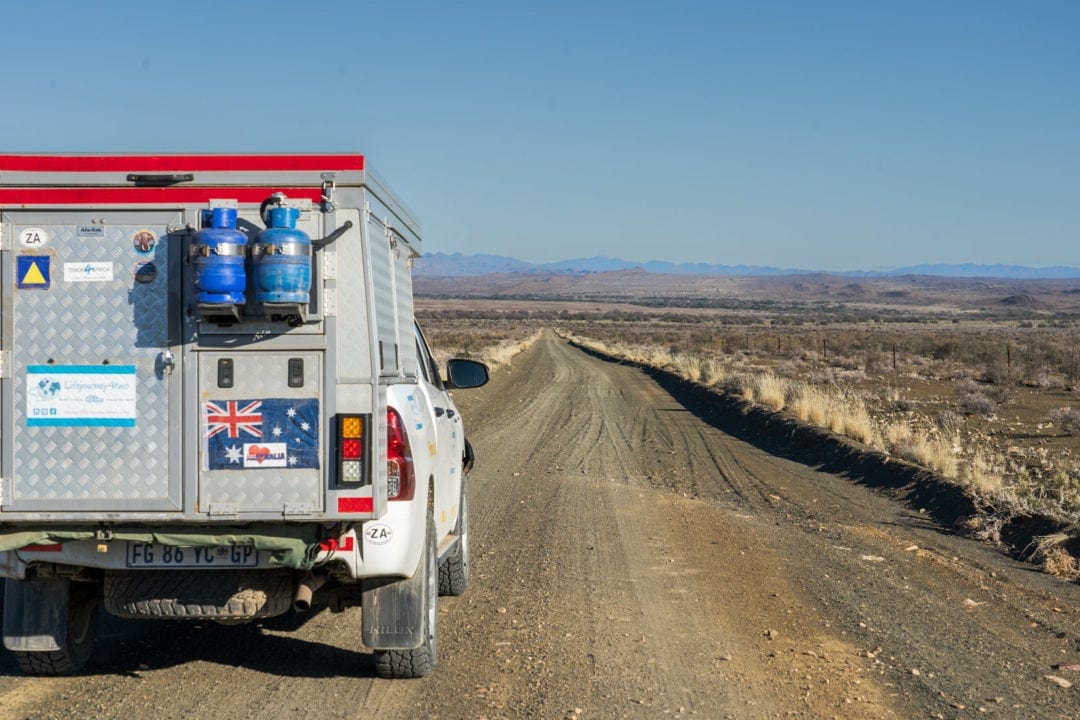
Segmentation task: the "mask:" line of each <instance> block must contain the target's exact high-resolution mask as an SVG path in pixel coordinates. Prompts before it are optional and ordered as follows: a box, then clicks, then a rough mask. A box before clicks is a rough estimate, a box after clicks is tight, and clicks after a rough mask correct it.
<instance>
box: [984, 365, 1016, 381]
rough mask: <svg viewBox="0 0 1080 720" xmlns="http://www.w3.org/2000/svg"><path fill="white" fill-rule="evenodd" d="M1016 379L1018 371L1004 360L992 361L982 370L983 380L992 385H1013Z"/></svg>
mask: <svg viewBox="0 0 1080 720" xmlns="http://www.w3.org/2000/svg"><path fill="white" fill-rule="evenodd" d="M1018 377H1019V371H1018V370H1017V369H1016V368H1015V367H1012V366H1011V365H1009V364H1008V363H1006V362H1005V361H1004V360H994V361H993V362H990V363H987V365H986V367H985V368H983V380H985V381H986V382H988V383H993V384H994V385H1005V384H1008V383H1014V382H1016V380H1017V378H1018Z"/></svg>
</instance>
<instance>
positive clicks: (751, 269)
mask: <svg viewBox="0 0 1080 720" xmlns="http://www.w3.org/2000/svg"><path fill="white" fill-rule="evenodd" d="M632 269H641V270H645V271H646V272H650V273H657V274H666V275H735V276H742V277H748V276H764V275H809V274H815V273H820V272H823V271H820V270H806V269H800V268H777V267H768V266H761V265H714V264H711V263H673V262H666V261H663V260H651V261H649V262H643V263H639V262H631V261H629V260H620V259H618V258H608V257H592V258H579V259H576V260H560V261H558V262H550V263H530V262H525V261H524V260H518V259H516V258H512V257H506V256H503V255H483V254H481V255H462V254H461V253H441V252H433V253H428V254H426V255H424V256H423V257H421V258H420V259H418V260H417V261H416V266H415V269H414V272H415V274H417V275H421V276H426V277H476V276H480V275H492V274H495V273H535V274H556V275H582V274H586V273H597V272H612V271H616V270H632ZM828 274H829V275H837V276H840V277H853V278H874V277H896V276H899V275H936V276H939V277H960V278H972V277H986V278H1009V279H1017V280H1034V279H1053V280H1060V279H1072V278H1080V268H1078V267H1069V266H1065V265H1055V266H1053V267H1029V266H1026V265H981V264H977V263H961V264H954V265H950V264H945V263H936V264H926V265H908V266H905V267H898V268H892V269H890V270H846V271H843V272H829V273H828Z"/></svg>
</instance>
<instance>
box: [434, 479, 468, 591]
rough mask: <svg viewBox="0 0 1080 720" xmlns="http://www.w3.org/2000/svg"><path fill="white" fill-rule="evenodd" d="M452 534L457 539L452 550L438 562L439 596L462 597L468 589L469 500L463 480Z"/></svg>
mask: <svg viewBox="0 0 1080 720" xmlns="http://www.w3.org/2000/svg"><path fill="white" fill-rule="evenodd" d="M454 534H455V535H457V538H458V539H457V541H456V542H455V543H454V548H453V550H451V551H450V552H448V553H447V554H446V557H444V558H443V559H442V560H440V561H439V594H440V595H453V596H457V595H462V594H464V593H465V590H466V589H468V587H469V498H468V495H467V494H466V492H465V482H464V480H463V481H462V483H461V505H460V510H458V519H457V527H456V528H455V529H454Z"/></svg>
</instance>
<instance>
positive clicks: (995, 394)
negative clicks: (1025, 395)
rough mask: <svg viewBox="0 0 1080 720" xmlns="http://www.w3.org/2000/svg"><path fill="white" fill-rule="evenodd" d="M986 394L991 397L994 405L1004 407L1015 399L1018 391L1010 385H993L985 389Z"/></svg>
mask: <svg viewBox="0 0 1080 720" xmlns="http://www.w3.org/2000/svg"><path fill="white" fill-rule="evenodd" d="M984 394H985V395H986V396H987V397H989V398H990V399H991V400H992V401H993V402H994V404H996V405H1004V404H1005V403H1007V402H1009V401H1010V400H1012V399H1013V397H1014V396H1015V395H1016V390H1015V389H1014V388H1013V387H1011V386H1009V385H991V386H990V387H988V388H986V389H985V391H984Z"/></svg>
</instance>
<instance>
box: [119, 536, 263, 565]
mask: <svg viewBox="0 0 1080 720" xmlns="http://www.w3.org/2000/svg"><path fill="white" fill-rule="evenodd" d="M258 564H259V551H258V550H256V549H255V548H253V547H251V546H250V545H236V546H234V547H175V546H173V545H154V544H149V543H140V542H129V543H128V544H127V566H128V567H130V568H173V567H179V568H228V567H254V566H256V565H258Z"/></svg>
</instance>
